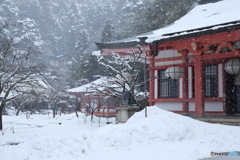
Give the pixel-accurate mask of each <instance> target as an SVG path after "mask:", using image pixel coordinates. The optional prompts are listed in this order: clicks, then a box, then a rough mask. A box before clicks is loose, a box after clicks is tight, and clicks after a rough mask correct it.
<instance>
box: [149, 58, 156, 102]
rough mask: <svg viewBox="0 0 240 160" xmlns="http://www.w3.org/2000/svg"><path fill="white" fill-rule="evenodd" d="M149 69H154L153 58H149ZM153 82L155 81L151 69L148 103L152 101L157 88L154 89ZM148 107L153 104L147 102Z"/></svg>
mask: <svg viewBox="0 0 240 160" xmlns="http://www.w3.org/2000/svg"><path fill="white" fill-rule="evenodd" d="M150 67H154V56H152V57H151V58H150ZM154 81H155V78H154V69H152V68H151V69H150V70H149V100H150V101H151V100H153V99H154V89H157V88H154ZM149 105H150V106H153V105H154V102H149Z"/></svg>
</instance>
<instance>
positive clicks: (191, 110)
mask: <svg viewBox="0 0 240 160" xmlns="http://www.w3.org/2000/svg"><path fill="white" fill-rule="evenodd" d="M188 107H189V109H188V110H189V111H190V112H194V111H195V102H189V104H188Z"/></svg>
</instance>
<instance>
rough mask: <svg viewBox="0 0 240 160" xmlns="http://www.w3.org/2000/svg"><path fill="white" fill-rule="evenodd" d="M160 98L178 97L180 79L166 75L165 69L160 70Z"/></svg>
mask: <svg viewBox="0 0 240 160" xmlns="http://www.w3.org/2000/svg"><path fill="white" fill-rule="evenodd" d="M158 84H159V98H178V88H179V87H178V86H179V84H178V80H174V79H169V78H167V77H166V76H165V70H160V71H159V83H158Z"/></svg>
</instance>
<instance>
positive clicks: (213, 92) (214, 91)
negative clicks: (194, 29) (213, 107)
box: [204, 65, 218, 97]
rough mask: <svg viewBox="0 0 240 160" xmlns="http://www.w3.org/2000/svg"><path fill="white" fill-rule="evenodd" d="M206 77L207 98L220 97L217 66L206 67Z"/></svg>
mask: <svg viewBox="0 0 240 160" xmlns="http://www.w3.org/2000/svg"><path fill="white" fill-rule="evenodd" d="M204 77H205V92H204V93H205V97H217V95H218V85H217V84H218V79H217V66H216V65H209V66H205V67H204Z"/></svg>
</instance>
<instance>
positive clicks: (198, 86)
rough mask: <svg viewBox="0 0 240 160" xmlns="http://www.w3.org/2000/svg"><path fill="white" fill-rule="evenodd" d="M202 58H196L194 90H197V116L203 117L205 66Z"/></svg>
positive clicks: (199, 56)
mask: <svg viewBox="0 0 240 160" xmlns="http://www.w3.org/2000/svg"><path fill="white" fill-rule="evenodd" d="M201 58H202V56H201V55H196V56H194V88H195V89H194V90H195V115H197V116H201V115H203V114H204V99H203V93H204V88H203V83H204V82H203V64H202V59H201Z"/></svg>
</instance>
